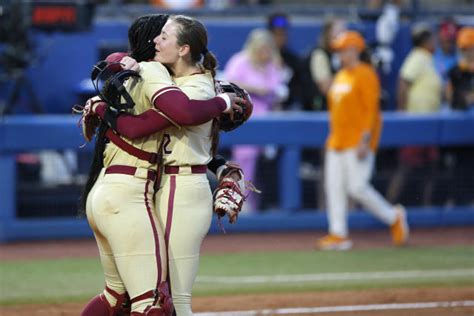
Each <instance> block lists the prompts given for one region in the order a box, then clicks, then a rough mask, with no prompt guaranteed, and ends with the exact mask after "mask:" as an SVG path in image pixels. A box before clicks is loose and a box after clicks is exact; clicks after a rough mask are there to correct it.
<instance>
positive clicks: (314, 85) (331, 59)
mask: <svg viewBox="0 0 474 316" xmlns="http://www.w3.org/2000/svg"><path fill="white" fill-rule="evenodd" d="M345 29H346V26H345V22H344V21H343V20H341V19H336V18H328V19H326V21H325V22H324V24H323V27H322V30H321V33H320V34H319V38H318V45H317V47H316V48H314V49H313V50H312V51H311V53H310V55H309V56H308V58H306V61H305V63H304V66H305V68H306V69H304V71H303V73H307V74H308V75H307V76H306V77H307V78H304V84H305V86H304V89H303V90H304V104H303V108H304V109H305V110H309V111H314V110H316V111H321V110H327V105H326V94H327V92H328V90H329V87H330V85H331V82H332V80H333V77H334V74H335V73H336V70H337V68H338V61H337V59H336V58H335V55H334V54H333V50H332V49H331V45H330V43H331V41H333V40H334V39H335V38H336V37H337V36H338V35H339V34H340V33H341V32H343V31H344V30H345Z"/></svg>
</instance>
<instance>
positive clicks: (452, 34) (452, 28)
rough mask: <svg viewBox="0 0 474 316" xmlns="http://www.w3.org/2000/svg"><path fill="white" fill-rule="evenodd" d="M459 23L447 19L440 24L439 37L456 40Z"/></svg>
mask: <svg viewBox="0 0 474 316" xmlns="http://www.w3.org/2000/svg"><path fill="white" fill-rule="evenodd" d="M457 33H458V25H457V24H456V23H455V22H454V21H452V20H445V21H443V22H442V23H441V24H440V25H439V37H440V38H441V39H445V40H455V39H456V35H457Z"/></svg>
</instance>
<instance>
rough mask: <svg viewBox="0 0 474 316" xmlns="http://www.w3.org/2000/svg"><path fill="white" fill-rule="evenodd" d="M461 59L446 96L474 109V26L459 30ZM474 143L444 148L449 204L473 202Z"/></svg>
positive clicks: (454, 104)
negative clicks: (473, 166)
mask: <svg viewBox="0 0 474 316" xmlns="http://www.w3.org/2000/svg"><path fill="white" fill-rule="evenodd" d="M457 46H458V48H459V50H460V60H459V62H458V64H457V65H455V66H454V67H453V68H452V69H451V70H450V71H449V72H448V85H447V93H446V95H447V98H448V101H449V104H450V106H451V108H452V109H454V110H463V111H467V110H470V111H472V110H473V109H474V27H464V28H463V29H461V31H460V32H459V34H458V37H457ZM473 161H474V146H473V145H464V146H452V147H449V148H446V150H444V152H443V162H444V164H445V166H446V167H447V170H448V178H449V179H448V185H447V190H448V194H449V198H448V204H461V205H466V204H467V205H469V204H471V205H472V203H474V194H473V193H472V192H473V190H474V169H473V168H472V162H473Z"/></svg>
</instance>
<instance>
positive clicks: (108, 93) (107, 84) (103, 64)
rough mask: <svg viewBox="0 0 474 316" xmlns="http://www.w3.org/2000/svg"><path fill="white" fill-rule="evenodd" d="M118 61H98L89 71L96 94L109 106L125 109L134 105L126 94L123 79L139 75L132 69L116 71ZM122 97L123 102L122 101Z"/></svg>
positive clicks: (138, 76) (118, 64)
mask: <svg viewBox="0 0 474 316" xmlns="http://www.w3.org/2000/svg"><path fill="white" fill-rule="evenodd" d="M117 66H119V67H120V68H119V69H121V66H120V63H119V62H107V61H105V60H101V61H99V62H98V63H97V64H95V65H94V67H93V68H92V72H91V81H92V85H93V86H94V88H95V91H96V92H97V95H98V96H99V97H100V98H101V99H102V100H103V101H105V102H106V103H107V104H108V105H109V106H112V107H114V108H116V109H117V110H127V109H131V108H133V107H134V106H135V102H133V99H132V97H131V96H130V94H128V92H127V90H126V89H125V86H124V85H123V84H124V82H125V80H127V79H128V78H130V77H137V78H140V75H139V74H138V73H137V72H135V71H132V70H121V71H118V72H117V68H118V67H117ZM122 98H123V99H124V100H125V103H124V102H122Z"/></svg>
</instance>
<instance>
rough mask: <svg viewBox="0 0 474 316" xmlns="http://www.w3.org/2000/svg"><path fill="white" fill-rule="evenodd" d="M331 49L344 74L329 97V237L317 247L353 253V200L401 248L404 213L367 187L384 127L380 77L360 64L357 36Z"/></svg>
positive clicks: (346, 35) (362, 43) (362, 44)
mask: <svg viewBox="0 0 474 316" xmlns="http://www.w3.org/2000/svg"><path fill="white" fill-rule="evenodd" d="M333 47H334V49H335V50H336V51H337V52H338V53H339V55H340V59H341V64H342V69H341V70H340V71H339V72H338V73H337V74H336V76H335V78H334V82H333V84H332V85H331V87H330V89H329V93H328V105H329V119H330V133H329V137H328V139H327V143H326V157H325V177H324V178H325V188H326V197H327V199H326V200H327V207H328V219H329V234H328V235H327V236H325V237H323V238H321V239H320V240H318V242H317V247H318V248H319V249H336V250H345V249H349V248H351V246H352V241H351V240H350V239H349V237H348V235H349V232H348V227H347V208H348V201H347V200H348V197H349V196H350V197H352V198H354V199H355V200H357V201H358V202H359V203H361V204H362V206H364V207H365V208H366V209H367V210H368V211H370V212H371V213H372V214H373V215H375V216H376V217H378V218H379V219H380V220H381V221H382V222H384V223H385V224H387V225H389V226H390V228H391V234H392V240H393V243H394V244H395V245H397V246H399V245H403V244H404V243H405V242H406V241H407V238H408V225H407V222H406V214H405V210H404V209H403V207H401V206H393V205H390V204H389V203H388V202H387V201H386V200H385V199H384V198H383V197H382V196H381V195H380V194H379V193H378V192H377V191H376V190H375V189H374V188H373V187H372V185H371V184H370V182H369V181H370V177H371V174H372V171H373V168H374V160H375V151H376V149H377V146H378V142H379V137H380V132H381V127H382V123H381V115H380V109H379V100H380V83H379V80H378V78H377V74H376V72H375V70H374V69H373V67H372V66H371V65H370V64H369V63H367V62H364V61H362V60H361V54H362V53H363V52H364V50H365V41H364V39H363V37H362V36H361V35H360V34H359V33H357V32H355V31H347V32H344V33H342V34H340V35H339V36H338V37H337V38H336V39H335V40H334V42H333Z"/></svg>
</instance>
